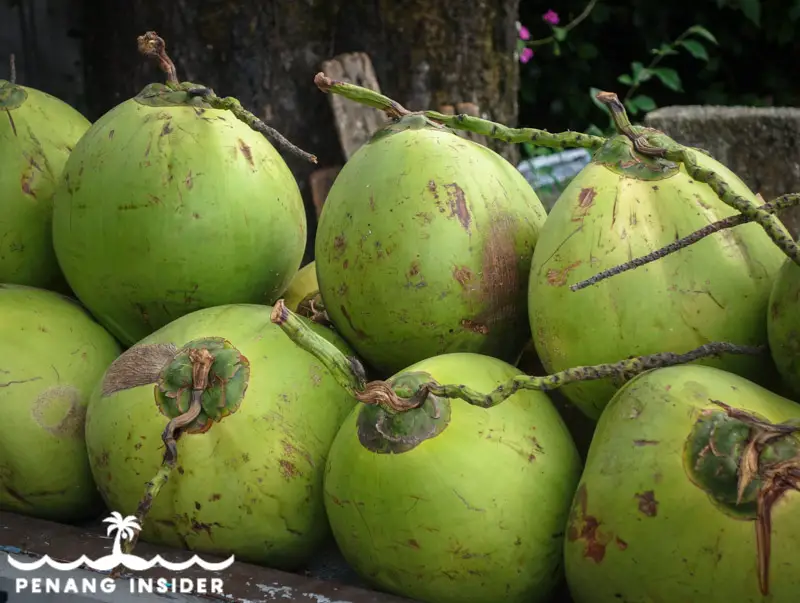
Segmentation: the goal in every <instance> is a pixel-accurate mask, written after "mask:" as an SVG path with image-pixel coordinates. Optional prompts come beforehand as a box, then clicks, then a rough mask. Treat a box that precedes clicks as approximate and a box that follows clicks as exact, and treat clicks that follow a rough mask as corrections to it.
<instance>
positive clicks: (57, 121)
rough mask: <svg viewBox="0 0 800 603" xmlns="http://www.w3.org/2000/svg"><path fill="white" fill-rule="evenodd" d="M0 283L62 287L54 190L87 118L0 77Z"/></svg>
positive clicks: (62, 279) (57, 102)
mask: <svg viewBox="0 0 800 603" xmlns="http://www.w3.org/2000/svg"><path fill="white" fill-rule="evenodd" d="M0 111H2V112H3V113H5V115H4V116H3V119H0V166H2V169H0V202H1V203H2V208H3V219H2V220H1V221H0V283H16V284H19V285H28V286H31V287H40V288H45V289H53V290H59V291H63V292H67V291H66V282H65V281H64V277H63V275H62V274H61V270H60V268H59V266H58V262H57V260H56V254H55V252H54V251H53V237H52V229H53V222H52V220H53V192H54V191H55V188H56V184H57V182H58V179H59V177H60V176H61V171H62V170H63V168H64V164H65V163H66V161H67V158H68V157H69V154H70V152H72V149H73V148H74V147H75V145H76V143H77V142H78V140H79V139H80V137H81V136H83V134H84V133H85V132H86V131H87V130H88V129H89V126H91V123H89V121H88V120H87V119H86V118H85V117H84V116H83V115H81V114H80V113H79V112H78V111H76V110H75V109H73V108H72V107H70V106H69V105H68V104H66V103H65V102H63V101H61V100H59V99H57V98H55V97H54V96H50V95H49V94H47V93H46V92H42V91H40V90H36V89H34V88H28V87H25V86H20V85H17V84H14V83H12V82H9V81H6V80H0Z"/></svg>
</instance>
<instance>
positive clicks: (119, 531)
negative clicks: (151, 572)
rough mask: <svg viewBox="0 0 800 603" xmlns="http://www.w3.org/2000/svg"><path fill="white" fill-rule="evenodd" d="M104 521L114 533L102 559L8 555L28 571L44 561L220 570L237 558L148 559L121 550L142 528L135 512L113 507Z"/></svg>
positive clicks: (64, 565)
mask: <svg viewBox="0 0 800 603" xmlns="http://www.w3.org/2000/svg"><path fill="white" fill-rule="evenodd" d="M103 523H107V524H109V525H108V529H107V530H106V534H107V535H108V536H111V534H114V546H113V547H112V549H111V554H110V555H105V556H104V557H100V558H99V559H89V558H88V557H87V556H86V555H81V557H80V559H76V560H75V561H67V562H63V561H56V560H55V559H51V558H50V556H49V555H45V556H44V557H40V558H39V559H37V560H36V561H33V562H29V563H26V562H24V561H18V560H16V559H14V558H13V557H12V556H11V555H10V554H9V555H7V558H8V562H9V564H10V565H11V566H12V567H14V568H16V569H19V570H22V571H28V572H29V571H33V570H37V569H39V568H40V567H42V566H44V565H49V566H50V567H52V568H53V569H56V570H62V571H71V570H74V569H77V568H79V567H81V566H82V565H85V566H87V567H89V568H91V569H93V570H95V571H100V572H108V571H111V570H112V569H114V568H116V567H118V566H120V565H121V566H123V567H125V568H127V569H129V570H133V571H144V570H148V569H150V568H152V567H155V566H160V567H162V568H164V569H168V570H172V571H174V572H180V571H184V570H186V569H189V568H190V567H192V566H193V565H198V566H200V567H201V568H203V569H204V570H206V571H209V572H218V571H222V570H224V569H226V568H228V567H230V566H231V565H233V562H234V556H233V555H231V556H230V557H228V558H227V559H225V560H224V561H220V562H218V563H213V562H209V561H205V560H203V559H201V558H200V557H198V556H197V555H192V557H191V559H187V560H186V561H180V562H174V561H167V560H165V559H164V558H162V557H161V555H156V556H155V557H154V558H153V559H151V560H149V561H147V560H146V559H142V558H141V557H137V556H136V555H129V554H127V553H125V552H123V550H122V541H123V540H126V541H127V540H131V539H132V538H133V537H134V536H135V535H136V533H137V532H140V531H141V530H142V526H141V525H140V524H139V520H138V519H136V516H135V515H127V516H125V517H123V516H122V514H121V513H119V512H118V511H112V512H111V515H109V516H108V517H106V518H105V519H104V520H103Z"/></svg>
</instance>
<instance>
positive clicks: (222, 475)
mask: <svg viewBox="0 0 800 603" xmlns="http://www.w3.org/2000/svg"><path fill="white" fill-rule="evenodd" d="M270 312H271V308H270V307H268V306H261V305H253V304H235V305H227V306H219V307H215V308H207V309H203V310H199V311H196V312H193V313H191V314H188V315H185V316H183V317H181V318H179V319H177V320H175V321H173V322H172V323H170V324H168V325H167V326H165V327H162V328H161V329H159V330H158V331H156V332H154V333H152V334H151V335H150V336H148V337H146V338H145V339H143V340H142V341H141V342H140V343H138V344H137V345H135V346H134V347H132V348H131V349H130V350H128V351H127V352H125V354H123V355H122V356H121V357H120V359H119V361H118V362H116V363H115V364H114V365H113V366H112V367H111V368H110V369H109V370H108V371H107V373H106V375H105V378H104V380H103V383H102V384H100V385H99V386H98V388H97V389H96V390H95V392H94V393H93V395H92V398H91V401H90V403H89V409H88V413H87V418H86V444H87V448H88V452H89V460H90V464H91V469H92V473H93V475H94V477H95V480H96V482H97V486H98V488H99V490H100V492H101V494H102V496H103V498H104V500H105V501H106V504H107V505H108V507H109V508H110V509H112V510H116V511H118V512H120V513H122V514H123V515H131V514H133V513H134V512H136V511H137V505H138V504H139V501H140V498H142V495H143V493H144V492H145V487H146V484H147V482H148V481H150V480H151V479H152V478H153V476H154V475H157V478H156V479H154V480H153V483H154V484H155V490H152V489H151V490H149V494H150V495H151V496H150V498H149V500H150V502H152V500H153V498H154V499H155V502H154V503H152V507H151V508H150V509H149V512H147V511H146V509H145V508H144V507H143V508H140V509H139V511H140V513H141V514H142V515H143V516H144V519H143V530H142V532H141V538H142V539H143V540H145V541H148V542H153V543H159V544H165V545H168V546H176V547H181V548H186V549H190V550H193V551H199V552H206V553H218V554H224V555H229V554H234V555H235V556H236V558H237V560H239V561H246V562H252V563H258V564H263V565H267V566H269V567H274V568H281V569H293V568H296V567H297V566H298V565H300V564H302V563H304V562H305V561H307V560H308V558H309V556H310V555H311V554H312V553H313V552H314V551H315V549H316V547H317V546H318V545H319V544H320V543H321V542H322V540H323V539H324V538H325V537H326V536H327V535H328V534H329V530H328V524H327V520H326V517H325V510H324V506H323V500H322V476H323V470H324V466H325V459H326V456H327V453H328V449H329V447H330V444H331V442H332V441H333V437H334V436H335V434H336V432H337V430H338V428H339V426H340V424H341V422H342V421H343V420H344V418H345V417H346V416H347V414H348V413H349V412H350V410H351V409H352V408H353V405H354V400H353V399H352V397H350V396H349V395H348V394H347V392H346V391H345V390H343V389H342V388H341V387H340V386H339V385H338V384H337V383H336V381H335V380H334V379H333V378H332V377H331V376H330V374H329V373H328V372H327V371H326V370H325V369H324V368H323V366H322V365H321V363H320V362H319V361H317V360H316V358H314V356H312V355H311V354H309V353H307V352H305V351H303V350H302V349H299V348H298V347H297V346H295V345H294V344H292V342H291V341H290V340H289V339H287V338H286V337H285V335H283V333H282V332H281V330H280V329H279V328H278V327H276V326H274V325H273V324H272V323H271V322H270ZM302 320H305V319H302ZM308 325H309V328H311V329H313V330H314V332H315V333H317V334H318V335H319V336H320V337H322V338H324V339H325V340H326V341H330V342H332V344H334V345H335V346H337V347H338V349H341V350H342V351H343V352H345V353H347V352H348V350H349V348H348V347H347V345H346V344H345V343H344V342H343V340H342V339H341V338H339V337H338V336H337V335H336V334H335V333H333V332H332V331H331V330H330V329H326V328H325V327H322V326H320V325H317V324H313V323H311V322H310V321H308ZM202 350H206V351H207V352H208V353H209V354H210V357H211V359H212V360H213V364H211V365H210V372H209V374H208V380H207V384H206V385H205V387H204V388H201V389H200V390H199V391H200V392H203V393H202V409H201V410H200V411H199V414H198V415H197V416H196V417H195V418H193V419H192V418H191V413H190V415H189V419H188V423H187V425H186V426H184V427H182V428H181V431H180V433H182V434H183V435H182V436H181V437H180V438H179V439H177V435H175V434H173V435H172V436H170V437H165V438H164V440H163V441H162V432H165V427H166V426H167V425H168V421H171V420H174V419H176V417H181V416H182V417H184V418H185V417H186V416H187V415H186V414H185V413H186V412H187V411H191V407H192V398H191V390H192V387H193V367H195V368H196V365H197V361H196V358H193V354H194V355H196V354H198V353H200V351H202ZM203 353H205V352H203ZM154 383H155V385H154ZM154 397H155V400H154ZM175 427H176V424H174V423H173V424H172V425H171V427H170V429H167V430H166V432H167V434H169V433H170V432H172V431H174V428H175ZM176 439H177V444H176V443H175V440H176ZM165 444H166V446H167V448H166V449H167V453H168V455H170V454H171V455H173V456H172V462H173V464H174V470H172V471H171V473H170V471H169V469H170V467H169V466H167V467H166V470H164V468H162V470H160V469H159V466H160V465H161V463H162V458H161V457H162V454H164V452H165ZM173 453H174V454H173ZM167 477H169V481H167V482H166V484H165V485H164V480H166V478H167ZM158 488H161V490H160V492H161V493H160V495H158V496H157V497H156V496H155V495H156V494H158ZM146 498H147V497H146Z"/></svg>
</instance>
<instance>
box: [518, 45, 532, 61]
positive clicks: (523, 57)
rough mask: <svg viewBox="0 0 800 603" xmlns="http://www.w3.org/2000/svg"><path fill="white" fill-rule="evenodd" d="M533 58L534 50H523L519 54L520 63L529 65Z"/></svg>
mask: <svg viewBox="0 0 800 603" xmlns="http://www.w3.org/2000/svg"><path fill="white" fill-rule="evenodd" d="M532 58H533V49H532V48H523V49H522V52H520V53H519V62H520V63H527V62H528V61H530V60H531V59H532Z"/></svg>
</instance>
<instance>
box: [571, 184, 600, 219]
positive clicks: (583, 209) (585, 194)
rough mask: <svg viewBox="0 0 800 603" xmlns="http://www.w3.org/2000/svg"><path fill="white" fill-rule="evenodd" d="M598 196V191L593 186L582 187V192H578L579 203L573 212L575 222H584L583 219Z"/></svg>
mask: <svg viewBox="0 0 800 603" xmlns="http://www.w3.org/2000/svg"><path fill="white" fill-rule="evenodd" d="M596 196H597V191H596V190H595V189H594V188H592V187H588V188H582V189H581V192H580V193H578V205H577V206H576V207H575V210H574V211H573V212H572V221H573V222H583V219H584V218H585V217H586V216H587V215H589V211H590V210H591V209H592V206H593V205H594V198H595V197H596Z"/></svg>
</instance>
